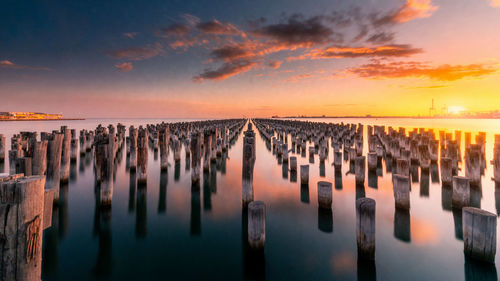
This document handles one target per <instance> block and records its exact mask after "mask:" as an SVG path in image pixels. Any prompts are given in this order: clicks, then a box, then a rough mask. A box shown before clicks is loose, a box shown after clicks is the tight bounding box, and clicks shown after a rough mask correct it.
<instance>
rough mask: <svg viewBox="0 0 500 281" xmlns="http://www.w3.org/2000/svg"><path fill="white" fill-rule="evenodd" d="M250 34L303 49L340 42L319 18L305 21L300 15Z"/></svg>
mask: <svg viewBox="0 0 500 281" xmlns="http://www.w3.org/2000/svg"><path fill="white" fill-rule="evenodd" d="M252 34H253V35H255V36H258V37H264V38H267V39H270V40H273V41H275V42H276V43H278V44H285V45H288V46H292V47H304V48H305V47H310V46H314V45H318V44H323V43H327V42H340V41H342V35H341V34H340V33H336V32H334V31H333V30H332V29H331V28H330V27H328V26H327V25H326V24H325V23H324V18H323V17H321V16H315V17H311V18H307V19H305V18H303V16H301V15H293V16H291V17H289V18H288V20H287V21H285V22H282V23H278V24H270V25H266V26H262V27H260V28H257V29H255V30H253V31H252Z"/></svg>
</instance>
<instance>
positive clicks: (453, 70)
mask: <svg viewBox="0 0 500 281" xmlns="http://www.w3.org/2000/svg"><path fill="white" fill-rule="evenodd" d="M496 71H497V69H496V68H494V67H492V66H491V65H487V64H468V65H449V64H443V65H440V66H429V65H427V64H425V63H421V62H391V63H381V62H379V61H373V62H371V63H369V64H364V65H361V66H359V67H354V68H349V69H347V73H350V74H354V75H357V76H359V77H363V78H371V79H385V78H411V77H424V78H428V79H432V80H438V81H455V80H460V79H463V78H469V77H472V78H477V77H481V76H485V75H490V74H493V73H495V72H496Z"/></svg>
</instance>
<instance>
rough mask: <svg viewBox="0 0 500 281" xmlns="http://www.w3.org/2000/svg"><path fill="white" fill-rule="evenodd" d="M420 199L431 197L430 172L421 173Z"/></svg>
mask: <svg viewBox="0 0 500 281" xmlns="http://www.w3.org/2000/svg"><path fill="white" fill-rule="evenodd" d="M420 197H429V171H422V172H421V173H420Z"/></svg>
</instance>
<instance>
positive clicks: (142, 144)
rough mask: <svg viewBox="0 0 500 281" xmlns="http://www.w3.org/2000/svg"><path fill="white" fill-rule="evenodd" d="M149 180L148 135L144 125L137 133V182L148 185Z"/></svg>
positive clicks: (140, 184)
mask: <svg viewBox="0 0 500 281" xmlns="http://www.w3.org/2000/svg"><path fill="white" fill-rule="evenodd" d="M147 181H148V135H147V131H146V130H145V129H143V128H142V127H140V128H139V133H138V135H137V184H138V186H142V185H146V183H147Z"/></svg>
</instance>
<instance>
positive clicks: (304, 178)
mask: <svg viewBox="0 0 500 281" xmlns="http://www.w3.org/2000/svg"><path fill="white" fill-rule="evenodd" d="M300 184H302V185H309V165H300Z"/></svg>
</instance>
